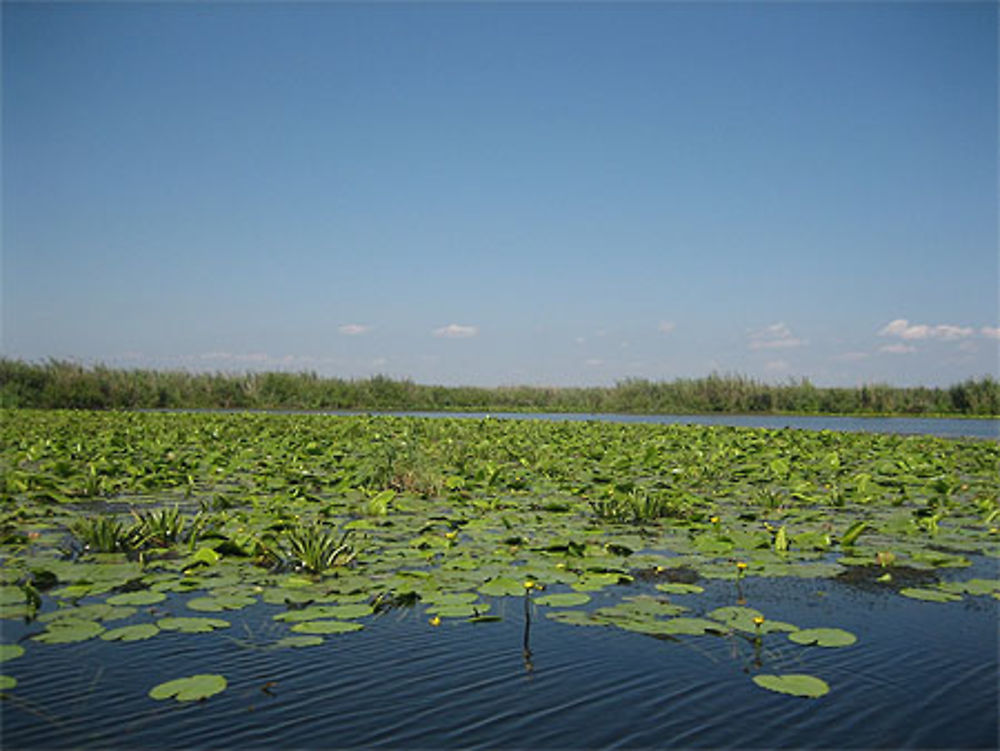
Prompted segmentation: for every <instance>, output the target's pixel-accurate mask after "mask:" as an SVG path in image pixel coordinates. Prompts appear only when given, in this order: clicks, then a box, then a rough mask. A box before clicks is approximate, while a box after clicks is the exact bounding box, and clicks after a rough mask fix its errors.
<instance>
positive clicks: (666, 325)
mask: <svg viewBox="0 0 1000 751" xmlns="http://www.w3.org/2000/svg"><path fill="white" fill-rule="evenodd" d="M676 328H677V324H676V323H674V322H673V321H660V325H659V326H657V327H656V329H657V330H658V331H660V332H661V333H664V334H669V333H670V332H671V331H673V330H674V329H676Z"/></svg>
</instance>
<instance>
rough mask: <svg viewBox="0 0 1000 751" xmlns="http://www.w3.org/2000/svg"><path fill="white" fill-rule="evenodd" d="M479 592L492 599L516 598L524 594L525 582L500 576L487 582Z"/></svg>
mask: <svg viewBox="0 0 1000 751" xmlns="http://www.w3.org/2000/svg"><path fill="white" fill-rule="evenodd" d="M479 592H480V593H481V594H484V595H488V596H490V597H514V596H516V595H523V594H524V582H523V581H520V580H518V579H511V578H510V577H508V576H498V577H496V578H494V579H490V581H488V582H486V583H485V584H484V585H482V586H481V587H480V588H479Z"/></svg>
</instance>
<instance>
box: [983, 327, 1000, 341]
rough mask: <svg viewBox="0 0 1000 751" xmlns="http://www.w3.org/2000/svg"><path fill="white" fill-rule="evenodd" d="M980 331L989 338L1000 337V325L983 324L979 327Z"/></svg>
mask: <svg viewBox="0 0 1000 751" xmlns="http://www.w3.org/2000/svg"><path fill="white" fill-rule="evenodd" d="M979 333H980V334H982V335H983V336H985V337H986V338H987V339H1000V327H998V326H983V327H982V328H981V329H979Z"/></svg>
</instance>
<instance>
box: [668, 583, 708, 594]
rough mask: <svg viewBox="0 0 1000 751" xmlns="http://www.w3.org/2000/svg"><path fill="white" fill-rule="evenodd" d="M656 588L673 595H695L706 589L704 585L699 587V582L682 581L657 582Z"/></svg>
mask: <svg viewBox="0 0 1000 751" xmlns="http://www.w3.org/2000/svg"><path fill="white" fill-rule="evenodd" d="M656 588H657V589H658V590H659V591H660V592H666V593H667V594H672V595H695V594H701V593H702V592H704V591H705V588H704V587H699V586H698V585H697V584H684V583H682V582H663V583H662V584H657V585H656Z"/></svg>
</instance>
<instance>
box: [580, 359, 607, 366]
mask: <svg viewBox="0 0 1000 751" xmlns="http://www.w3.org/2000/svg"><path fill="white" fill-rule="evenodd" d="M583 364H584V365H587V366H589V367H591V368H599V367H601V366H602V365H603V364H604V360H598V359H597V358H594V359H591V360H584V362H583Z"/></svg>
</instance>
